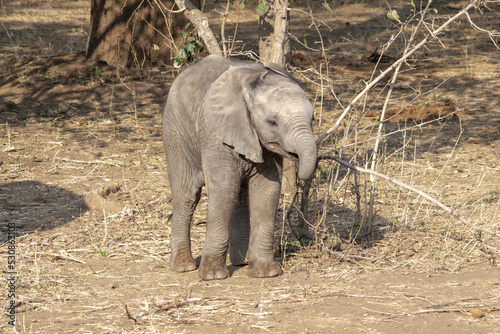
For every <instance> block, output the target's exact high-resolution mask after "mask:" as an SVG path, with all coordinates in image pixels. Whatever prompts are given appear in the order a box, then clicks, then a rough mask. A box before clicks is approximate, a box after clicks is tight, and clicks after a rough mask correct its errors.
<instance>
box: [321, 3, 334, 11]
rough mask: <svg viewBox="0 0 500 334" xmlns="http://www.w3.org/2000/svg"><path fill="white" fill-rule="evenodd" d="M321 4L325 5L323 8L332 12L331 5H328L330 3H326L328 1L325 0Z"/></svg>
mask: <svg viewBox="0 0 500 334" xmlns="http://www.w3.org/2000/svg"><path fill="white" fill-rule="evenodd" d="M322 5H323V7H325V9H326V10H327V11H329V12H330V13H331V12H332V7H330V5H329V4H328V2H326V1H325V2H323V4H322Z"/></svg>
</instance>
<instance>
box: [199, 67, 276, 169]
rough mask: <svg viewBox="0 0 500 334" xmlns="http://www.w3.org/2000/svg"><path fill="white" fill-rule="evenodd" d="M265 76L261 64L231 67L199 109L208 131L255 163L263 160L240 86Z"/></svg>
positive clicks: (216, 81) (212, 88)
mask: <svg viewBox="0 0 500 334" xmlns="http://www.w3.org/2000/svg"><path fill="white" fill-rule="evenodd" d="M256 65H257V64H256ZM266 73H267V71H265V70H264V69H263V68H262V66H261V65H260V66H254V65H248V66H241V65H240V66H231V67H230V68H229V69H228V70H227V71H226V72H224V73H223V74H222V75H221V76H220V77H219V78H218V79H217V80H215V81H214V82H213V83H212V84H211V85H210V87H209V89H208V91H207V93H206V95H205V98H204V100H203V106H202V108H203V115H204V117H205V122H206V124H207V126H208V129H209V130H210V132H211V133H213V134H214V135H215V136H216V137H217V138H219V139H220V140H221V141H222V142H223V143H225V144H227V145H229V146H232V147H233V148H234V150H235V151H236V152H238V153H239V154H242V155H244V156H245V157H246V158H247V159H249V160H251V161H253V162H256V163H261V162H263V161H264V160H263V158H262V148H261V146H260V142H259V136H258V134H257V131H256V130H255V128H254V126H253V123H252V121H251V119H250V114H249V111H248V108H247V104H246V102H245V98H244V96H243V92H242V86H244V85H252V83H253V82H255V81H256V80H258V79H259V77H262V76H264V75H265V74H266Z"/></svg>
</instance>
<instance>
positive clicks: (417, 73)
mask: <svg viewBox="0 0 500 334" xmlns="http://www.w3.org/2000/svg"><path fill="white" fill-rule="evenodd" d="M2 4H3V5H2V7H1V8H0V9H1V13H0V23H1V28H0V264H1V268H2V276H1V277H2V281H1V286H2V289H1V290H2V292H1V296H2V297H1V298H0V304H1V307H2V310H4V311H5V312H4V313H5V314H3V315H2V317H1V318H0V332H2V333H10V332H21V333H70V332H81V333H199V332H203V333H247V332H250V333H252V332H253V333H259V332H263V333H265V332H269V333H339V332H350V333H363V332H369V333H402V332H405V333H490V334H491V333H500V269H499V257H500V240H499V236H498V234H499V233H500V202H499V196H500V188H499V184H500V51H499V50H498V49H497V48H495V45H494V44H493V42H492V40H491V39H490V38H489V36H488V35H487V33H485V32H481V31H478V30H475V29H473V28H472V27H471V25H469V24H468V23H467V22H466V20H462V21H461V22H460V24H458V22H457V24H454V25H452V26H451V27H450V29H448V30H447V31H446V33H445V34H444V35H443V36H442V38H441V42H442V44H440V43H438V42H432V43H430V44H429V45H427V47H426V48H424V49H422V50H421V51H419V52H417V53H416V54H415V55H414V56H413V57H412V59H411V60H409V61H408V62H407V64H405V65H404V66H403V68H402V71H401V74H400V76H399V81H398V82H397V84H396V85H395V87H394V93H393V98H392V99H391V103H390V104H389V108H388V117H391V119H390V120H389V122H388V123H387V124H386V127H385V133H386V134H387V136H385V137H384V139H385V140H384V142H383V144H382V149H381V150H380V157H379V162H378V163H379V167H378V170H379V171H380V172H382V173H384V174H386V175H390V176H392V177H394V178H396V179H398V180H400V181H402V182H405V183H406V184H409V185H412V186H414V187H416V188H418V189H420V190H422V191H424V192H426V193H428V194H429V195H431V196H432V197H434V198H436V199H438V200H439V201H441V202H443V203H444V204H446V205H447V206H449V207H452V208H453V209H454V210H456V211H457V212H458V213H459V214H460V215H461V216H462V217H464V219H465V220H466V221H467V224H463V223H462V222H460V221H459V220H458V219H456V218H454V217H452V216H450V215H449V214H448V213H446V212H445V211H443V210H442V209H440V208H439V207H437V206H435V205H433V204H431V203H430V202H428V201H427V200H426V199H423V198H422V197H421V196H419V195H417V194H415V193H412V192H409V191H408V190H404V189H402V188H399V187H397V186H395V185H393V184H389V183H383V182H380V183H377V193H376V196H375V198H374V203H375V206H374V208H375V211H374V217H375V218H374V220H373V222H372V224H371V225H370V226H368V228H367V227H366V226H362V225H363V224H362V223H361V220H360V217H361V216H362V213H363V211H364V205H365V203H366V200H365V198H366V196H367V195H366V193H365V192H364V191H365V190H367V189H368V186H367V185H371V184H372V182H371V181H370V179H369V177H366V176H364V175H362V176H359V177H358V178H354V176H353V174H352V173H351V172H348V171H347V169H344V168H343V167H342V168H339V167H338V165H336V164H333V163H332V162H331V161H330V160H323V161H322V162H321V163H320V164H319V167H318V173H317V175H316V178H315V181H314V185H313V189H312V191H311V194H310V205H309V223H310V230H309V233H310V236H309V238H310V240H305V239H304V238H301V237H300V235H299V234H300V233H297V217H296V213H294V212H293V210H292V211H290V210H289V209H290V207H289V205H288V204H289V203H286V202H283V203H282V204H281V206H280V211H279V215H278V216H279V217H278V224H277V226H276V240H275V244H276V257H277V259H278V260H280V261H281V263H282V266H283V269H284V274H283V275H282V276H280V277H276V278H271V279H252V278H249V277H248V276H247V275H246V269H245V268H244V267H242V268H240V267H230V270H231V273H232V276H231V277H230V278H228V279H226V280H222V281H208V282H207V281H201V280H200V279H199V278H198V276H197V273H196V272H190V273H184V274H178V273H173V272H171V271H170V270H169V269H168V259H169V254H170V249H169V234H170V226H169V217H170V214H171V205H170V200H171V197H170V192H169V187H168V183H167V178H166V164H165V157H164V153H163V149H162V144H161V140H162V133H161V111H162V105H163V103H164V101H165V97H166V94H167V92H168V88H169V86H170V84H171V82H172V80H173V79H174V78H175V76H176V75H177V73H178V69H176V68H174V67H171V68H144V69H132V70H119V71H117V70H116V69H114V68H112V67H110V66H107V65H106V64H102V63H98V62H89V61H86V60H85V59H84V58H83V53H82V52H83V51H84V50H85V44H86V37H87V32H88V24H89V15H90V8H89V6H90V2H89V1H81V0H74V1H62V0H57V1H56V0H45V1H26V0H20V1H11V2H8V3H5V4H4V3H3V2H2ZM464 4H465V2H464V3H458V2H445V1H437V2H435V6H434V7H433V8H435V9H437V14H436V13H435V12H434V15H436V17H437V18H436V20H435V21H434V22H435V24H438V23H440V22H443V18H446V17H448V16H450V15H453V14H454V13H456V12H457V11H458V10H459V8H461V6H462V5H464ZM309 5H310V7H308V5H307V3H306V2H301V1H299V2H298V4H296V6H295V7H293V8H295V9H294V10H292V11H291V20H292V21H291V22H292V25H291V34H292V35H294V36H295V37H296V40H295V39H294V40H293V41H292V49H293V50H294V57H293V60H294V61H293V67H292V68H291V71H293V73H294V75H295V76H296V77H297V78H298V79H299V80H300V81H301V82H302V83H303V85H304V87H305V89H306V91H307V93H308V95H309V96H310V98H311V101H312V102H313V104H314V106H315V113H316V120H315V132H316V135H317V136H319V135H320V134H321V133H323V132H324V131H325V130H326V129H328V128H329V127H330V126H331V125H332V124H333V123H334V122H335V120H336V119H337V117H338V116H339V115H340V114H341V112H342V107H341V105H342V106H343V107H346V106H347V104H348V103H349V101H350V100H352V98H353V97H354V96H356V94H357V93H359V91H360V90H361V89H362V88H363V87H364V83H365V82H367V81H368V80H369V79H370V78H371V77H372V74H373V73H374V71H375V73H377V74H378V73H379V72H380V69H384V68H387V66H389V65H390V64H391V62H392V61H393V60H395V59H397V57H398V56H400V55H401V52H402V44H401V41H400V40H399V39H397V40H396V42H395V43H394V44H393V45H392V46H391V47H389V48H388V50H387V51H385V52H384V55H383V58H382V62H381V63H380V64H379V67H378V68H375V66H376V62H374V61H373V60H374V59H376V58H377V57H374V55H375V56H376V55H377V52H378V53H380V52H381V50H382V48H381V46H382V45H384V44H385V43H386V42H387V41H389V40H390V37H391V35H393V34H396V33H397V32H398V31H401V30H398V29H397V27H394V22H393V21H391V20H389V19H388V17H387V15H386V14H387V11H388V8H387V4H385V3H382V2H381V3H378V2H377V3H373V2H362V3H359V4H337V5H333V4H332V6H333V13H329V12H328V11H327V10H325V9H324V8H323V7H322V6H321V3H320V2H314V1H313V2H310V3H309ZM220 6H222V5H221V4H220V5H213V6H208V7H207V10H210V13H209V17H210V19H211V22H213V23H214V27H217V24H220V22H221V19H220V16H219V14H217V13H216V12H215V9H217V10H220V9H221V8H222V7H220ZM391 6H392V8H395V9H397V10H398V13H399V15H400V19H401V20H404V19H406V17H407V16H408V15H410V14H411V11H410V7H409V6H408V5H407V3H406V2H395V1H393V2H391ZM417 6H418V5H417ZM309 8H310V9H311V10H312V12H313V13H314V16H315V17H316V18H317V19H318V20H317V21H315V22H316V24H317V25H318V29H316V27H315V26H314V25H311V17H310V14H309ZM490 9H491V10H485V11H484V12H483V13H482V14H481V13H480V12H478V11H476V12H472V15H471V17H472V19H473V20H474V22H475V23H476V24H477V25H478V26H479V27H481V28H483V29H489V30H493V29H497V30H498V22H500V11H499V10H500V7H499V6H498V4H497V5H493V4H491V5H490ZM236 13H237V11H236V9H235V8H233V9H232V12H231V16H230V17H229V21H228V24H227V29H228V32H229V33H228V34H227V35H228V36H231V35H232V32H233V31H234V29H235V23H236V17H237V15H236ZM256 22H257V15H256V14H255V10H254V8H248V9H245V10H243V11H242V12H241V13H240V23H239V26H238V35H237V39H238V41H237V43H236V49H235V51H238V52H240V54H243V53H245V52H248V51H252V50H253V51H255V50H256V44H255V43H256V37H255V36H256V35H255V34H256V31H257V30H256V29H257V28H256ZM216 29H218V28H216ZM318 32H319V33H320V34H321V38H320V35H319V34H318ZM421 37H422V35H418V36H417V39H419V38H421ZM495 38H496V42H497V44H498V42H499V40H498V36H497V37H493V40H495ZM297 40H298V41H300V42H301V43H302V45H301V44H299V43H298V42H297ZM321 42H322V43H323V45H324V48H325V49H326V51H325V56H322V53H321ZM304 44H305V45H304ZM306 46H307V47H306ZM375 46H378V49H377V50H376V47H375ZM311 49H314V50H318V51H314V50H311ZM240 57H241V56H240ZM320 74H323V76H321V75H320ZM388 81H389V78H386V79H384V81H383V82H382V83H381V84H380V85H379V86H377V87H376V88H374V89H373V91H372V93H371V94H370V96H369V98H368V99H367V100H366V102H365V104H364V107H363V105H359V106H356V108H354V109H353V112H352V113H351V115H350V117H347V118H346V120H345V121H344V122H343V124H342V126H341V128H340V129H339V130H338V131H337V132H336V133H335V134H334V136H332V138H330V139H328V140H325V142H324V143H323V146H322V147H321V149H320V153H323V152H328V151H330V150H332V149H334V153H335V154H336V155H338V156H342V157H343V158H344V159H346V160H349V159H351V158H352V161H353V162H356V163H357V164H359V165H365V164H366V163H367V162H366V161H367V160H366V157H369V156H370V154H371V153H372V150H373V142H374V141H373V140H371V139H370V138H373V137H375V135H376V128H375V130H374V126H375V127H377V126H378V123H377V117H379V115H380V111H381V109H382V105H383V102H384V99H385V94H386V84H387V83H388ZM329 85H331V86H329ZM330 87H331V88H332V90H333V92H334V93H335V96H334V95H333V94H332V92H331V90H330ZM362 114H363V115H364V117H362V118H361V117H360V116H361V115H362ZM358 119H359V123H358V124H357V125H355V124H354V123H355V122H356V120H358ZM331 154H333V153H331ZM358 200H359V202H358ZM206 203H207V198H206V196H204V197H203V198H202V200H201V202H200V204H199V205H198V209H197V212H196V214H195V217H194V221H193V233H192V239H193V252H194V254H195V257H199V256H200V254H201V249H202V245H203V239H204V230H205V217H206V216H205V213H206ZM360 208H361V210H360ZM290 212H292V213H290ZM289 213H290V214H289ZM9 224H10V225H9ZM10 226H15V227H13V229H14V230H15V236H16V239H15V252H16V254H15V263H14V264H11V265H13V267H10V266H9V265H10V264H9V259H10V258H9V257H8V256H9V250H10V248H9V245H10V243H9V241H10V240H11V239H8V237H9V231H11V230H9V227H10ZM488 231H490V232H494V233H496V235H495V236H493V235H492V234H491V233H488ZM311 235H312V236H311ZM11 277H15V284H13V285H9V283H11V282H12V280H11ZM12 292H15V298H12V297H11V296H9V293H12ZM11 301H12V302H14V303H15V304H14V305H15V310H16V319H17V325H16V327H15V330H14V329H13V327H12V326H11V325H9V323H8V322H9V321H10V318H9V314H8V312H9V310H10V309H9V307H10V305H11V304H10V303H11Z"/></svg>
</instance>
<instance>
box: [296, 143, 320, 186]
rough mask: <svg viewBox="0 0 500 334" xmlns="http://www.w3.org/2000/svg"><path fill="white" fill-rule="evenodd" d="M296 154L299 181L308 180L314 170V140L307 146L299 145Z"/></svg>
mask: <svg viewBox="0 0 500 334" xmlns="http://www.w3.org/2000/svg"><path fill="white" fill-rule="evenodd" d="M311 137H312V136H311ZM297 154H298V155H299V173H298V174H299V179H301V180H309V179H310V178H311V177H312V176H313V174H314V171H315V170H316V159H317V153H316V145H315V142H314V139H313V140H312V142H311V143H308V145H301V148H300V149H299V150H298V152H297Z"/></svg>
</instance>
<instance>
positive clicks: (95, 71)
mask: <svg viewBox="0 0 500 334" xmlns="http://www.w3.org/2000/svg"><path fill="white" fill-rule="evenodd" d="M89 73H90V81H94V80H95V79H97V78H98V77H100V76H101V69H100V68H99V66H97V65H91V66H89Z"/></svg>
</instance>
